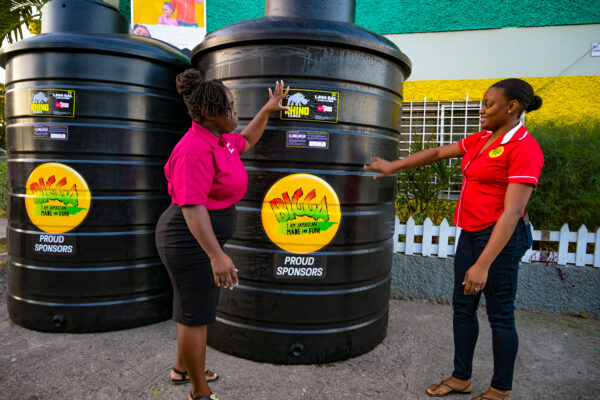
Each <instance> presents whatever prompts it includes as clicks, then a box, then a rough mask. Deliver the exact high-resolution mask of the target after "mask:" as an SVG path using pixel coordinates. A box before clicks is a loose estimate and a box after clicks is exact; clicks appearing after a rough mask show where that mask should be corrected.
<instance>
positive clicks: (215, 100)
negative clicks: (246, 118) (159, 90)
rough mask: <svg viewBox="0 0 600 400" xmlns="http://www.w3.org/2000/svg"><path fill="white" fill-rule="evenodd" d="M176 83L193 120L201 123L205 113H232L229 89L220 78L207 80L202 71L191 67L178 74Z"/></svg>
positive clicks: (213, 114)
mask: <svg viewBox="0 0 600 400" xmlns="http://www.w3.org/2000/svg"><path fill="white" fill-rule="evenodd" d="M175 84H176V86H177V93H179V94H180V95H181V96H182V97H183V101H184V103H185V105H186V106H187V109H188V114H189V115H190V117H191V118H192V120H194V121H196V122H198V123H201V122H202V121H204V116H205V115H210V116H216V115H217V114H224V115H230V113H231V111H232V110H231V105H230V104H229V99H227V91H228V89H227V87H225V85H224V84H223V82H221V81H220V80H218V79H212V80H210V81H206V80H204V78H203V77H202V74H201V73H200V71H198V70H196V69H193V68H190V69H186V70H185V71H183V72H182V73H180V74H179V75H177V77H176V78H175Z"/></svg>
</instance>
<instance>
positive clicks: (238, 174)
mask: <svg viewBox="0 0 600 400" xmlns="http://www.w3.org/2000/svg"><path fill="white" fill-rule="evenodd" d="M245 148H246V139H245V138H244V137H243V136H242V135H240V134H237V133H225V134H222V135H221V137H220V138H218V137H216V136H215V135H213V134H212V133H210V132H209V131H208V130H206V129H204V128H203V127H202V126H201V125H199V124H197V123H195V122H192V127H191V128H190V129H189V130H188V131H187V133H186V134H185V135H184V136H183V138H181V140H180V141H179V143H177V145H176V146H175V148H174V149H173V152H172V153H171V156H170V157H169V160H168V161H167V164H166V165H165V176H166V177H167V181H168V183H169V185H168V190H169V194H170V195H171V199H172V201H173V203H175V204H177V205H178V206H185V205H203V206H205V207H206V208H207V209H208V210H221V209H224V208H227V207H229V206H232V205H234V204H235V203H237V202H238V201H240V200H241V199H242V197H244V195H245V194H246V190H247V187H248V175H247V174H246V169H245V168H244V165H243V164H242V160H241V159H240V154H242V153H243V152H244V149H245Z"/></svg>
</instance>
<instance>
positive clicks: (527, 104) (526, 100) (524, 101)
mask: <svg viewBox="0 0 600 400" xmlns="http://www.w3.org/2000/svg"><path fill="white" fill-rule="evenodd" d="M492 87H497V88H502V89H504V95H505V96H506V98H507V99H508V100H509V101H510V100H517V101H518V102H519V105H520V106H521V111H525V112H529V111H535V110H537V109H538V108H540V107H541V106H542V98H541V97H540V96H536V95H535V94H534V93H533V88H532V87H531V85H530V84H529V83H527V82H525V81H524V80H522V79H516V78H510V79H503V80H501V81H498V82H496V83H494V84H493V85H492Z"/></svg>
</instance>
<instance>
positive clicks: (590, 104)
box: [404, 75, 600, 125]
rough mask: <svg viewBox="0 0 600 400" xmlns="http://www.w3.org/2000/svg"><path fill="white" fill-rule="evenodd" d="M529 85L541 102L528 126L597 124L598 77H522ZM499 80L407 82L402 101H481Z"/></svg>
mask: <svg viewBox="0 0 600 400" xmlns="http://www.w3.org/2000/svg"><path fill="white" fill-rule="evenodd" d="M521 79H523V80H526V81H527V82H529V84H531V86H532V87H533V90H534V91H535V94H537V95H538V96H540V97H541V98H542V100H543V105H542V108H540V109H539V110H536V111H532V112H531V113H528V114H527V115H526V117H525V119H526V121H527V122H528V123H530V124H531V125H543V124H547V123H554V124H559V125H570V124H581V123H584V124H588V123H590V124H600V75H589V76H561V77H547V78H546V77H543V78H521ZM498 80H499V79H464V80H443V81H414V82H413V81H407V82H405V83H404V101H423V98H424V97H427V100H428V101H430V100H431V101H452V100H464V99H465V97H466V95H467V94H469V100H472V101H478V100H481V99H482V97H483V94H484V93H485V91H486V90H487V88H489V87H490V86H491V85H493V84H494V83H496V82H497V81H498Z"/></svg>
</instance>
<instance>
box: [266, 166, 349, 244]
mask: <svg viewBox="0 0 600 400" xmlns="http://www.w3.org/2000/svg"><path fill="white" fill-rule="evenodd" d="M261 217H262V223H263V227H264V229H265V232H266V233H267V236H268V237H269V239H271V241H272V242H273V243H275V244H276V245H277V246H279V247H280V248H282V249H283V250H285V251H288V252H290V253H298V254H306V253H312V252H314V251H317V250H319V249H321V248H322V247H324V246H326V245H327V244H328V243H329V242H330V241H331V240H332V239H333V237H334V236H335V234H336V232H337V230H338V228H339V225H340V222H341V217H342V214H341V210H340V201H339V199H338V197H337V194H336V193H335V191H334V190H333V188H332V187H331V186H330V185H329V184H328V183H327V182H326V181H324V180H323V179H321V178H319V177H317V176H314V175H310V174H293V175H288V176H286V177H284V178H281V179H280V180H278V181H277V182H275V184H273V186H271V188H270V189H269V190H268V191H267V194H266V195H265V198H264V201H263V207H262V213H261Z"/></svg>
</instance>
